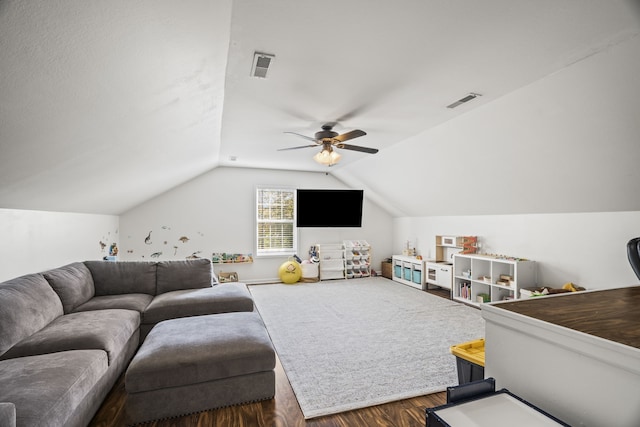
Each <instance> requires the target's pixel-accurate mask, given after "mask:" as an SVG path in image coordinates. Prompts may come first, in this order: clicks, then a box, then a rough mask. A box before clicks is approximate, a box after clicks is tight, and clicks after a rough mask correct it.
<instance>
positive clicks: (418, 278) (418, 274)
mask: <svg viewBox="0 0 640 427" xmlns="http://www.w3.org/2000/svg"><path fill="white" fill-rule="evenodd" d="M413 283H417V284H418V285H419V284H421V283H422V271H420V270H413Z"/></svg>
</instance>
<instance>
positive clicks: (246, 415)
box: [89, 360, 446, 427]
mask: <svg viewBox="0 0 640 427" xmlns="http://www.w3.org/2000/svg"><path fill="white" fill-rule="evenodd" d="M125 400H126V391H125V389H124V376H122V377H121V378H120V379H119V380H118V382H117V383H116V385H115V386H114V388H113V390H111V392H110V393H109V395H108V396H107V399H106V400H105V402H104V403H103V404H102V406H101V407H100V409H99V410H98V413H97V414H96V416H95V417H94V418H93V420H92V421H91V424H89V426H90V427H121V426H126V425H127V422H126V416H125V411H124V403H125ZM445 402H446V396H445V393H444V392H442V393H434V394H430V395H426V396H420V397H415V398H413V399H407V400H401V401H398V402H392V403H387V404H384V405H378V406H373V407H370V408H364V409H359V410H355V411H349V412H343V413H341V414H336V415H330V416H326V417H319V418H314V419H311V420H305V419H304V417H303V415H302V411H300V407H299V406H298V401H297V400H296V397H295V395H294V394H293V390H292V389H291V386H290V385H289V380H288V379H287V376H286V375H285V373H284V370H283V369H282V365H281V364H280V361H279V360H277V363H276V396H275V398H274V399H272V400H268V401H264V402H257V403H251V404H247V405H239V406H232V407H228V408H222V409H216V410H211V411H205V412H200V413H197V414H192V415H186V416H183V417H177V418H172V419H168V420H160V421H154V422H151V423H147V424H145V426H150V427H209V426H210V427H227V426H228V427H297V426H305V427H347V426H348V427H359V426H363V427H364V426H366V427H373V426H376V427H424V425H425V420H424V410H425V408H431V407H434V406H439V405H443V404H444V403H445Z"/></svg>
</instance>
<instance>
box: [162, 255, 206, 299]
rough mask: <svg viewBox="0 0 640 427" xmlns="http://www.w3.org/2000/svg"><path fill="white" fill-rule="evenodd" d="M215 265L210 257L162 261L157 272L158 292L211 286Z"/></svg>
mask: <svg viewBox="0 0 640 427" xmlns="http://www.w3.org/2000/svg"><path fill="white" fill-rule="evenodd" d="M212 270H213V265H212V264H211V261H210V260H208V259H204V258H200V259H188V260H184V261H161V262H159V263H158V271H157V273H156V285H157V286H156V294H157V295H160V294H163V293H165V292H170V291H177V290H181V289H198V288H210V287H211V285H212V284H213V274H212Z"/></svg>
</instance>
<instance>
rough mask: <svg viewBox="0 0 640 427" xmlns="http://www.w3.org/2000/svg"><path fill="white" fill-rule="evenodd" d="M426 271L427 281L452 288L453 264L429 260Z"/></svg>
mask: <svg viewBox="0 0 640 427" xmlns="http://www.w3.org/2000/svg"><path fill="white" fill-rule="evenodd" d="M426 271H427V276H426V282H427V283H428V284H430V285H436V286H439V287H441V288H445V289H451V282H452V277H453V265H452V264H451V263H449V262H432V261H428V262H427V263H426Z"/></svg>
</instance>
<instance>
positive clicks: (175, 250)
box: [173, 246, 178, 255]
mask: <svg viewBox="0 0 640 427" xmlns="http://www.w3.org/2000/svg"><path fill="white" fill-rule="evenodd" d="M173 255H178V247H177V246H174V247H173Z"/></svg>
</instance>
